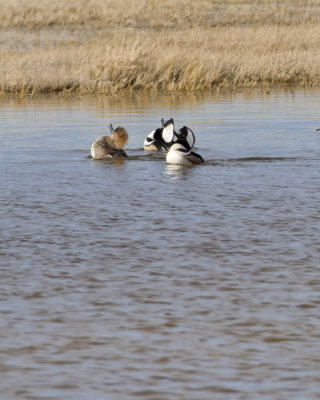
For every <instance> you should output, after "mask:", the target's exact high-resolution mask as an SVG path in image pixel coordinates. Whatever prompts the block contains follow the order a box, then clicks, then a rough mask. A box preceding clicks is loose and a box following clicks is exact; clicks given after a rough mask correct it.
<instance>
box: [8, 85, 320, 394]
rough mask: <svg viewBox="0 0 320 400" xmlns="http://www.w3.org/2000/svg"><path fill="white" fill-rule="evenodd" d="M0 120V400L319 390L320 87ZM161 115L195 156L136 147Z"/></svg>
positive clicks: (17, 111)
mask: <svg viewBox="0 0 320 400" xmlns="http://www.w3.org/2000/svg"><path fill="white" fill-rule="evenodd" d="M0 111H1V112H0V143H1V158H0V165H1V179H0V190H1V195H0V212H1V215H0V217H1V231H0V232H1V233H0V239H1V241H0V263H1V265H0V372H1V380H0V398H1V399H32V400H34V399H72V400H82V399H83V400H84V399H86V400H87V399H99V400H100V399H132V398H137V399H169V400H170V399H218V400H219V399H246V400H247V399H289V398H290V399H319V398H320V386H319V367H320V353H319V341H320V319H319V306H320V294H319V293H320V270H319V266H320V261H319V260H320V213H319V204H320V187H319V176H320V133H319V132H316V131H315V129H316V128H318V127H320V91H317V90H314V91H307V92H294V93H291V92H271V93H270V94H263V93H260V92H251V93H242V94H238V95H226V96H223V95H221V96H218V97H216V96H209V97H204V96H201V95H188V96H181V97H172V96H160V97H154V98H153V97H150V98H146V97H139V96H138V97H133V98H130V99H126V98H124V97H123V98H122V97H119V98H115V99H108V98H95V97H92V98H91V97H88V98H83V99H71V100H65V99H61V98H54V99H38V100H35V99H34V100H8V99H7V100H5V99H3V100H1V102H0ZM162 117H164V118H165V119H166V118H170V117H173V118H174V119H175V122H176V127H177V128H179V127H181V126H182V125H187V126H189V127H191V128H192V129H193V130H194V132H195V134H196V147H197V150H196V151H197V152H198V153H200V154H201V155H202V156H203V157H204V158H205V160H206V163H205V164H203V165H200V166H196V167H194V168H179V167H172V166H171V167H170V166H167V165H166V163H165V160H164V155H163V154H154V155H148V154H146V153H145V152H144V151H143V150H142V145H143V141H144V138H145V137H146V135H147V134H148V133H149V132H150V131H151V130H153V129H154V128H156V127H158V126H159V123H160V120H161V118H162ZM110 122H112V123H113V124H114V125H115V126H117V125H123V126H125V127H126V128H127V130H128V132H129V135H130V139H129V143H128V146H127V152H128V155H129V157H128V159H126V160H124V161H94V160H92V159H89V158H88V155H89V151H90V146H91V143H92V142H93V140H94V139H95V138H97V137H98V136H100V135H102V134H105V132H107V130H106V125H107V123H110Z"/></svg>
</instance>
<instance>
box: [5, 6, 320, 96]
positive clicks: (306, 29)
mask: <svg viewBox="0 0 320 400" xmlns="http://www.w3.org/2000/svg"><path fill="white" fill-rule="evenodd" d="M65 3H66V4H65ZM159 3H161V4H159ZM0 9H1V10H2V11H1V14H2V15H3V17H2V18H0V92H1V93H2V94H7V93H9V94H16V95H20V96H24V95H26V94H37V93H53V92H55V93H56V92H59V93H62V94H65V93H115V92H119V91H122V90H163V91H175V92H176V91H196V90H213V89H214V90H216V89H221V88H228V89H229V88H230V89H237V88H239V87H254V86H258V85H259V86H261V85H264V86H267V87H268V86H272V85H290V86H297V85H301V86H315V85H318V84H319V82H320V68H319V67H320V55H319V48H320V25H319V22H320V2H318V1H299V0H296V1H293V0H292V1H271V0H270V1H268V0H265V1H259V2H258V1H249V0H234V1H224V2H219V1H215V0H211V1H209V0H198V1H196V2H195V1H192V0H173V1H169V0H163V1H162V2H159V1H152V0H148V1H147V0H140V1H137V0H122V1H121V0H118V1H111V0H91V1H89V0H87V1H84V0H69V1H68V2H60V1H58V0H51V1H49V0H38V1H35V0H0Z"/></svg>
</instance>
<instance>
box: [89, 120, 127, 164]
mask: <svg viewBox="0 0 320 400" xmlns="http://www.w3.org/2000/svg"><path fill="white" fill-rule="evenodd" d="M109 129H110V131H111V135H109V136H100V137H98V139H96V140H95V141H94V142H93V143H92V146H91V155H92V158H94V159H95V160H103V159H106V158H119V157H127V154H126V152H125V151H124V150H123V148H124V147H125V145H126V144H127V143H128V132H127V131H126V129H125V128H123V127H122V126H118V127H117V128H116V129H113V126H112V124H110V125H109Z"/></svg>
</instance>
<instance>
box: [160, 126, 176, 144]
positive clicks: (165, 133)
mask: <svg viewBox="0 0 320 400" xmlns="http://www.w3.org/2000/svg"><path fill="white" fill-rule="evenodd" d="M173 130H174V126H173V124H171V123H170V124H169V125H167V126H166V127H165V128H163V129H162V138H163V140H164V141H165V142H166V143H171V142H172V140H173Z"/></svg>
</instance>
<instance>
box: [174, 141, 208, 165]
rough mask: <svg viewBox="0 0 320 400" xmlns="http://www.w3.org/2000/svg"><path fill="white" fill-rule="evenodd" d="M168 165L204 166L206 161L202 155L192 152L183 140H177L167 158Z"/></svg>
mask: <svg viewBox="0 0 320 400" xmlns="http://www.w3.org/2000/svg"><path fill="white" fill-rule="evenodd" d="M166 161H167V164H175V165H184V166H186V167H190V166H192V165H197V164H202V163H203V162H204V159H203V158H202V157H201V155H200V154H198V153H196V152H194V151H192V150H191V149H190V148H189V147H188V146H186V145H185V143H184V142H183V141H182V140H181V141H180V140H177V141H176V142H175V143H174V144H173V145H172V146H171V147H170V150H169V151H168V154H167V156H166Z"/></svg>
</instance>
